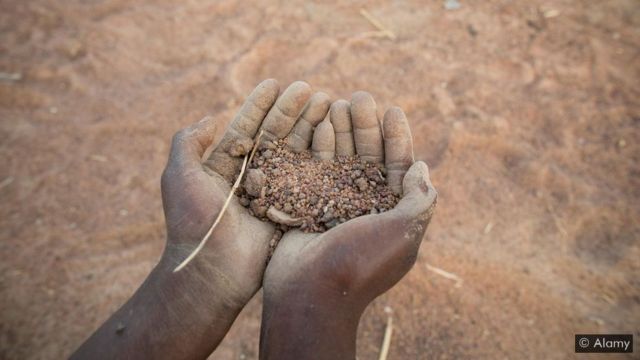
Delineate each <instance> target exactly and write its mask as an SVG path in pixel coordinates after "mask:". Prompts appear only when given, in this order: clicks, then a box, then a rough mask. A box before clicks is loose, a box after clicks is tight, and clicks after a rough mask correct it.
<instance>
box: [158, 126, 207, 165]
mask: <svg viewBox="0 0 640 360" xmlns="http://www.w3.org/2000/svg"><path fill="white" fill-rule="evenodd" d="M216 129H217V122H216V121H215V120H213V118H212V117H211V116H205V117H204V118H203V119H202V120H200V121H198V122H197V123H195V124H192V125H190V126H188V127H186V128H184V129H182V130H180V131H178V132H177V133H176V134H175V135H174V136H173V140H172V143H171V152H170V154H169V163H168V165H167V167H173V168H175V169H180V170H188V169H190V168H197V169H201V168H202V156H203V155H204V153H205V151H206V150H207V148H208V147H209V146H211V144H212V143H213V140H214V138H215V134H216Z"/></svg>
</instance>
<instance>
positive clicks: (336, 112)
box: [330, 99, 356, 156]
mask: <svg viewBox="0 0 640 360" xmlns="http://www.w3.org/2000/svg"><path fill="white" fill-rule="evenodd" d="M330 118H331V124H332V125H333V129H334V130H335V132H336V155H344V156H353V155H355V154H356V145H355V143H354V142H353V127H352V125H351V106H350V105H349V102H348V101H347V100H342V99H340V100H338V101H336V102H334V103H333V104H331V110H330Z"/></svg>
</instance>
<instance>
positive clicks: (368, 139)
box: [351, 91, 384, 163]
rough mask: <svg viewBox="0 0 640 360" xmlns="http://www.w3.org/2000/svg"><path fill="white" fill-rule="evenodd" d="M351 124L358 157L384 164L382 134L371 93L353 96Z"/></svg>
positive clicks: (360, 92) (359, 93) (358, 93)
mask: <svg viewBox="0 0 640 360" xmlns="http://www.w3.org/2000/svg"><path fill="white" fill-rule="evenodd" d="M351 122H352V123H353V138H354V140H355V145H356V151H357V153H358V155H359V156H360V157H361V158H362V159H363V160H365V161H370V162H374V163H382V162H383V160H384V148H383V146H382V132H381V131H380V124H379V123H378V116H377V114H376V102H375V101H374V100H373V97H371V95H370V94H369V93H367V92H364V91H358V92H356V93H354V94H353V95H352V96H351Z"/></svg>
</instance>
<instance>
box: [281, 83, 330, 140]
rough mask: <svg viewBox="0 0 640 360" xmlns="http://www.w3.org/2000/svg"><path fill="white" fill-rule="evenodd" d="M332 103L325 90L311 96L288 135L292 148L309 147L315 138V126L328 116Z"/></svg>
mask: <svg viewBox="0 0 640 360" xmlns="http://www.w3.org/2000/svg"><path fill="white" fill-rule="evenodd" d="M330 104H331V98H330V97H329V95H327V94H325V93H323V92H317V93H315V94H313V96H311V99H309V103H308V104H307V107H306V108H305V109H304V111H303V112H302V115H300V118H299V119H298V121H297V122H296V124H295V126H294V127H293V130H292V131H291V133H289V135H288V136H287V144H288V145H289V147H290V148H291V150H293V151H294V152H301V151H304V150H307V149H308V148H309V145H311V140H312V138H313V128H314V127H315V126H316V125H318V123H319V122H320V121H322V120H323V119H324V118H325V116H327V112H328V111H329V105H330Z"/></svg>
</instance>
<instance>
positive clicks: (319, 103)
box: [301, 91, 331, 126]
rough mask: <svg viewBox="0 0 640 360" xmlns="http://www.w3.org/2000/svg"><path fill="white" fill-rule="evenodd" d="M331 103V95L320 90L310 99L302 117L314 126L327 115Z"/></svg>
mask: <svg viewBox="0 0 640 360" xmlns="http://www.w3.org/2000/svg"><path fill="white" fill-rule="evenodd" d="M330 105H331V97H329V95H328V94H327V93H324V92H322V91H318V92H316V93H314V94H313V95H312V96H311V98H310V99H309V104H308V105H307V108H306V109H305V110H304V112H303V113H302V116H301V117H302V118H304V119H305V120H306V121H308V122H309V124H311V125H312V126H316V125H317V124H318V123H319V122H321V121H322V120H323V119H324V118H325V117H326V116H327V112H329V106H330Z"/></svg>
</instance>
